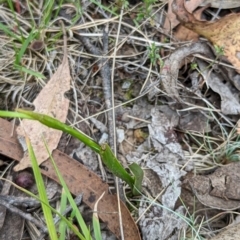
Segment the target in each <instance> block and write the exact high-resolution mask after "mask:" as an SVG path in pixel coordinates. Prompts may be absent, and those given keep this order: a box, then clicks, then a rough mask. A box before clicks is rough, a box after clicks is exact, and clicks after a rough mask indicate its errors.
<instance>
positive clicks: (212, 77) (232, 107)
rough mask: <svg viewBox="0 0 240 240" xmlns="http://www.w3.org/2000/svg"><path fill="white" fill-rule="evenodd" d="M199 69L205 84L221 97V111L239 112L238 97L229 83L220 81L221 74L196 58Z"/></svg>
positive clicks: (227, 112)
mask: <svg viewBox="0 0 240 240" xmlns="http://www.w3.org/2000/svg"><path fill="white" fill-rule="evenodd" d="M197 63H198V66H199V69H200V70H201V75H202V76H203V78H204V80H205V81H206V83H207V85H208V86H209V87H210V88H211V89H212V90H213V91H214V92H216V93H218V94H219V95H220V97H221V111H222V113H224V114H226V115H228V114H234V115H236V114H239V113H240V103H239V100H238V97H237V96H235V95H234V94H233V92H232V91H231V84H226V83H223V82H222V78H223V76H221V77H220V76H219V74H217V73H215V72H214V71H210V73H209V69H208V67H207V66H208V65H207V64H206V63H204V62H203V61H201V60H197Z"/></svg>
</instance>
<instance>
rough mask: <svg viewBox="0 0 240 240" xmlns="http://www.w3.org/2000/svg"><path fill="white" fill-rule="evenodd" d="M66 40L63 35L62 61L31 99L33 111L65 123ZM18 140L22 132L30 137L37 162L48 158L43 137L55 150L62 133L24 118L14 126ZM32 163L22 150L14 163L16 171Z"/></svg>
mask: <svg viewBox="0 0 240 240" xmlns="http://www.w3.org/2000/svg"><path fill="white" fill-rule="evenodd" d="M66 46H67V39H66V37H64V56H63V61H62V64H61V65H60V66H59V67H58V69H57V71H56V72H55V73H54V74H53V76H52V77H51V79H50V80H49V82H48V83H47V84H46V86H45V87H44V88H43V89H42V91H41V92H40V93H39V94H38V96H37V97H36V99H35V100H34V101H33V104H34V106H35V111H36V112H39V113H42V114H47V115H49V116H51V117H54V118H57V119H58V120H59V121H62V122H65V121H66V117H67V112H68V107H69V100H68V99H66V98H65V97H64V93H65V92H66V91H68V90H69V89H70V80H71V76H70V70H69V65H68V59H67V50H66ZM17 133H18V137H19V139H22V138H24V136H25V134H26V135H28V137H29V138H30V141H31V144H32V146H33V150H34V152H35V156H36V158H37V161H38V164H39V165H40V164H41V163H42V162H44V161H45V160H47V158H48V157H49V155H48V152H47V150H46V148H45V145H44V142H43V138H44V139H45V140H46V142H47V145H48V148H49V150H50V152H52V151H53V150H54V149H56V147H57V145H58V142H59V140H60V138H61V135H62V132H61V131H58V130H54V129H51V128H48V127H46V126H44V125H42V124H40V123H39V122H37V121H31V120H26V119H24V120H23V121H22V123H21V125H20V126H19V127H18V128H17ZM30 166H31V160H30V159H29V156H28V152H27V151H25V153H24V156H23V158H22V160H21V162H20V163H19V164H18V165H17V166H15V168H14V170H15V171H20V170H23V169H25V168H27V167H30Z"/></svg>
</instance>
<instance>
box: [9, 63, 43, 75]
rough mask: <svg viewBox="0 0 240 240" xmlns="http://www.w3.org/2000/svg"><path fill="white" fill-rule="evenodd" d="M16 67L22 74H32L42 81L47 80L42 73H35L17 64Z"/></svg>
mask: <svg viewBox="0 0 240 240" xmlns="http://www.w3.org/2000/svg"><path fill="white" fill-rule="evenodd" d="M14 67H15V68H16V69H17V70H20V71H22V72H25V73H28V74H30V75H32V76H34V77H37V78H41V79H46V77H45V76H44V75H42V74H41V73H39V72H35V71H33V70H31V69H28V68H25V67H23V66H20V65H17V64H14Z"/></svg>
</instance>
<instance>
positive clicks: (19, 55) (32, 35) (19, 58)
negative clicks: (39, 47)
mask: <svg viewBox="0 0 240 240" xmlns="http://www.w3.org/2000/svg"><path fill="white" fill-rule="evenodd" d="M34 31H35V30H34V29H33V30H32V31H31V32H30V33H29V35H28V37H27V38H26V39H25V40H24V41H23V43H22V47H21V49H20V50H19V51H18V52H17V54H16V60H15V64H16V65H21V61H22V57H23V55H24V53H25V51H26V49H27V48H28V46H29V43H30V42H31V41H32V40H33V39H35V37H36V35H37V34H36V33H34Z"/></svg>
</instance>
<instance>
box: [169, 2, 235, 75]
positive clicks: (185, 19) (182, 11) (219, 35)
mask: <svg viewBox="0 0 240 240" xmlns="http://www.w3.org/2000/svg"><path fill="white" fill-rule="evenodd" d="M172 10H173V12H174V13H175V14H176V16H177V19H178V20H179V21H180V22H181V24H182V25H183V26H185V27H186V28H188V29H190V30H192V31H194V32H196V33H198V34H199V35H201V36H204V37H205V38H207V39H208V40H209V41H210V42H212V43H213V44H214V45H216V46H218V47H221V48H223V52H224V55H225V56H226V57H227V59H228V60H229V61H230V62H231V63H232V64H233V66H234V67H235V68H236V70H237V71H238V72H239V73H240V35H239V29H240V13H233V14H229V15H226V16H225V17H223V18H221V19H219V20H217V21H215V22H207V21H199V20H197V19H196V18H195V17H194V15H193V14H191V13H189V12H188V11H187V10H186V8H185V6H184V1H183V0H174V2H173V4H172Z"/></svg>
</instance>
